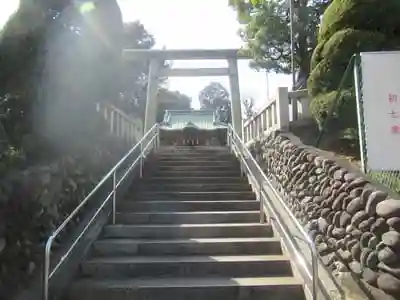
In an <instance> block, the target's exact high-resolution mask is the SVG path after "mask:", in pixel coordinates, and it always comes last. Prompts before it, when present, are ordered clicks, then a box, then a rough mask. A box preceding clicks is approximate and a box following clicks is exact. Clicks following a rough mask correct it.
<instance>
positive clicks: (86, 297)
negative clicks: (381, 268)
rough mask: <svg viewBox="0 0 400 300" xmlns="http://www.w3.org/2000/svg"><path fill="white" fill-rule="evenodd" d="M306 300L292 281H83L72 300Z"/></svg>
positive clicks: (75, 286)
mask: <svg viewBox="0 0 400 300" xmlns="http://www.w3.org/2000/svg"><path fill="white" fill-rule="evenodd" d="M110 299H114V300H133V299H135V300H188V299H190V300H204V299H207V300H221V299H227V300H228V299H229V300H266V299H268V300H284V299H290V300H305V299H306V298H305V295H304V291H303V286H302V282H301V281H300V280H299V279H297V278H293V277H287V278H282V277H277V278H276V277H263V278H233V277H229V278H212V277H207V278H193V279H191V278H185V277H184V278H161V279H160V278H158V279H157V278H148V279H125V280H95V279H82V280H79V281H77V282H76V283H75V284H73V286H72V287H71V289H70V291H69V300H110Z"/></svg>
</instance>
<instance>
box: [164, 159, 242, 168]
mask: <svg viewBox="0 0 400 300" xmlns="http://www.w3.org/2000/svg"><path fill="white" fill-rule="evenodd" d="M169 166H173V167H180V166H184V167H186V166H188V167H196V166H206V167H207V166H211V167H215V166H219V167H236V168H237V167H239V166H240V164H239V161H236V160H235V161H234V160H219V161H213V160H204V161H201V160H197V159H195V160H164V161H160V160H159V161H157V167H158V168H159V167H169Z"/></svg>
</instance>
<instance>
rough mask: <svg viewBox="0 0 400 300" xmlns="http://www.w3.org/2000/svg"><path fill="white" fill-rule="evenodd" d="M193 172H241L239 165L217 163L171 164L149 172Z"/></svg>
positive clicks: (159, 166) (158, 166)
mask: <svg viewBox="0 0 400 300" xmlns="http://www.w3.org/2000/svg"><path fill="white" fill-rule="evenodd" d="M193 170H198V171H225V172H226V171H230V172H233V171H236V172H239V171H240V168H239V165H234V164H232V163H228V164H219V163H218V164H217V163H210V164H205V163H203V164H202V163H199V164H196V165H190V164H180V165H177V164H171V165H165V164H162V165H157V166H155V167H154V168H153V169H152V170H151V169H150V170H149V173H150V172H152V173H154V172H157V171H186V172H191V171H193Z"/></svg>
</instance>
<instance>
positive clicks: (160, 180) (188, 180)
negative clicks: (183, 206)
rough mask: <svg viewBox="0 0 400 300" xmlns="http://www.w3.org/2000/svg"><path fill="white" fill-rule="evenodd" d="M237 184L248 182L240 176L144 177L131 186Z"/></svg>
mask: <svg viewBox="0 0 400 300" xmlns="http://www.w3.org/2000/svg"><path fill="white" fill-rule="evenodd" d="M192 183H197V184H208V183H213V184H216V183H218V184H239V183H245V184H247V183H248V181H247V179H246V178H245V177H242V176H226V177H224V176H202V177H198V176H190V177H187V176H183V177H178V176H174V177H168V176H165V177H144V178H142V179H140V180H139V179H138V180H137V181H135V182H134V183H133V184H192Z"/></svg>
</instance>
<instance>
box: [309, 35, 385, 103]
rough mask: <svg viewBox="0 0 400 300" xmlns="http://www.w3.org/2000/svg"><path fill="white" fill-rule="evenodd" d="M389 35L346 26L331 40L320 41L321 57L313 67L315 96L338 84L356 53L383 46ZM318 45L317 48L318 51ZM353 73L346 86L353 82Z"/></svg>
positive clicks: (312, 78) (312, 83)
mask: <svg viewBox="0 0 400 300" xmlns="http://www.w3.org/2000/svg"><path fill="white" fill-rule="evenodd" d="M384 43H385V36H384V35H383V34H381V33H378V32H371V31H362V30H353V29H344V30H341V31H338V32H336V33H335V34H334V35H333V36H332V37H331V38H330V39H329V40H328V41H327V42H325V43H323V44H320V45H323V46H322V47H321V48H322V50H321V52H320V53H321V57H322V59H321V61H320V62H319V63H318V64H317V65H316V67H315V68H313V69H312V71H311V74H310V77H309V79H308V89H309V93H310V95H311V96H312V97H315V96H316V95H318V94H320V93H327V92H330V91H332V90H335V89H337V88H338V86H339V83H340V81H341V80H342V77H343V75H344V72H345V70H346V67H347V65H348V63H349V61H350V59H351V57H352V56H353V55H354V54H355V53H359V52H361V51H373V50H378V49H382V48H383V47H384ZM317 50H318V49H317V48H316V50H315V51H317ZM352 74H353V73H351V74H350V76H349V77H348V80H347V81H346V82H345V87H351V86H353V83H354V80H353V75H352Z"/></svg>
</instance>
